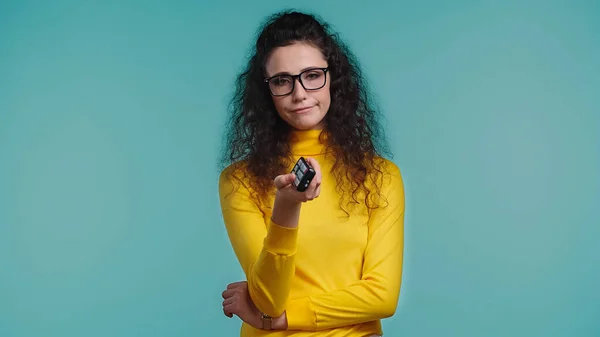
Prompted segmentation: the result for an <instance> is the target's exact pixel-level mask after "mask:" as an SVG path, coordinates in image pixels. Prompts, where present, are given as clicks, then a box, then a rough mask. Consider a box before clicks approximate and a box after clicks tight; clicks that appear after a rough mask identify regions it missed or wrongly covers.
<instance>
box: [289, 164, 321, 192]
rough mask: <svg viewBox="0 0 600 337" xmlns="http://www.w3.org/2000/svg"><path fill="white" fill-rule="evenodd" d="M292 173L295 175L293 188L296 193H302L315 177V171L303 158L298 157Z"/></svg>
mask: <svg viewBox="0 0 600 337" xmlns="http://www.w3.org/2000/svg"><path fill="white" fill-rule="evenodd" d="M292 173H294V174H295V175H296V180H294V183H293V184H294V186H295V187H296V190H298V192H304V191H306V189H307V188H308V185H310V182H311V181H312V180H313V178H314V177H315V174H316V172H315V170H314V169H313V168H312V167H311V166H310V165H309V164H308V162H307V161H306V160H305V159H304V157H300V159H298V161H297V162H296V165H294V169H292Z"/></svg>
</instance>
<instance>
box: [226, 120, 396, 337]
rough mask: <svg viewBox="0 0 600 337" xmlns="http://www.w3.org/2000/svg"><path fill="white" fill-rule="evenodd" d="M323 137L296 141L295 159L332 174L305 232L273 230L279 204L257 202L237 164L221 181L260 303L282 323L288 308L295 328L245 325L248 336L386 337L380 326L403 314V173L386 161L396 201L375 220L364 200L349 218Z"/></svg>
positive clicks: (302, 136) (305, 207)
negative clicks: (237, 175)
mask: <svg viewBox="0 0 600 337" xmlns="http://www.w3.org/2000/svg"><path fill="white" fill-rule="evenodd" d="M319 134H320V131H319V130H311V131H298V132H295V133H294V135H293V141H292V153H293V155H294V156H295V158H296V159H297V158H298V157H300V156H304V157H305V158H306V157H313V158H315V159H316V160H317V161H318V162H319V164H320V166H321V170H322V175H323V179H322V184H321V193H320V196H319V198H317V199H315V200H313V201H309V202H306V203H304V204H302V209H301V213H300V220H299V224H298V227H296V228H293V229H290V228H285V227H282V226H279V225H277V224H275V223H273V222H272V221H271V211H272V205H273V202H272V201H273V199H272V198H271V199H270V200H269V201H268V202H265V203H264V204H263V203H259V202H258V201H257V200H255V199H253V198H252V197H251V194H250V189H249V185H248V183H247V180H246V181H244V180H243V179H242V180H241V181H242V184H239V183H235V182H234V180H235V179H231V178H230V176H229V175H228V174H225V173H228V171H230V170H231V169H232V166H230V167H229V168H227V169H225V170H224V171H223V173H222V174H221V177H220V180H219V193H220V200H221V208H222V212H223V219H224V222H225V227H226V229H227V233H228V235H229V239H230V240H231V244H232V246H233V250H234V252H235V254H236V256H237V258H238V260H239V262H240V264H241V267H242V269H243V270H244V272H245V274H246V278H247V281H248V289H249V292H250V296H251V298H252V299H253V302H254V303H255V304H256V306H257V307H258V308H259V310H261V311H262V312H264V313H266V314H268V315H271V316H274V317H277V316H279V315H281V314H282V313H283V312H284V311H285V312H286V316H287V320H288V330H286V331H265V330H260V329H255V328H253V327H252V326H250V325H248V324H245V323H244V324H243V325H242V331H241V336H243V337H245V336H273V337H275V336H277V337H279V336H292V335H293V336H297V337H303V336H331V337H334V336H356V337H358V336H369V335H373V334H382V330H381V321H380V319H382V318H386V317H389V316H391V315H393V314H394V312H395V310H396V305H397V302H398V296H399V293H400V284H401V278H402V258H403V241H404V235H403V232H404V188H403V183H402V178H401V175H400V170H399V169H398V167H397V166H396V165H395V164H394V163H392V162H391V161H388V160H385V162H384V163H385V165H384V168H385V169H384V172H385V178H384V179H383V184H382V186H381V192H382V194H383V196H384V197H385V200H387V202H385V201H384V202H381V203H380V204H381V206H380V208H378V209H376V210H373V211H371V212H370V214H369V212H367V208H366V206H365V205H364V202H362V203H361V204H360V205H358V206H357V207H356V208H354V209H352V212H351V214H350V217H347V216H346V214H345V213H344V212H343V211H342V210H341V209H340V208H339V205H340V203H339V200H340V196H339V193H338V192H337V191H336V188H335V185H336V181H335V177H334V176H333V175H332V174H331V173H330V170H331V167H332V160H331V156H327V155H326V154H325V147H324V145H323V144H321V143H320V142H319V139H318V136H319ZM290 170H291V167H290ZM273 178H275V177H273ZM232 191H234V192H235V193H231V192H232ZM359 201H360V200H359Z"/></svg>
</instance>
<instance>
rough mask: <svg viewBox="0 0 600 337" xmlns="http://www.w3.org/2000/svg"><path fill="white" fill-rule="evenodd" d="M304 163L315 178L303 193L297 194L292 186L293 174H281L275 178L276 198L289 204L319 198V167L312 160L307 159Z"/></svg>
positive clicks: (320, 177)
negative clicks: (311, 170) (310, 169)
mask: <svg viewBox="0 0 600 337" xmlns="http://www.w3.org/2000/svg"><path fill="white" fill-rule="evenodd" d="M306 161H307V162H308V164H309V165H310V166H312V168H313V169H314V170H315V177H314V178H313V180H312V181H311V182H310V185H308V188H307V189H306V190H305V191H304V192H298V190H296V187H294V185H293V184H292V183H293V182H294V180H295V179H296V175H295V174H294V173H288V174H282V175H279V176H277V177H276V178H275V180H274V182H275V188H277V194H276V198H280V199H282V200H285V201H287V202H289V203H302V202H306V201H310V200H313V199H316V198H318V197H319V194H320V193H321V179H322V176H321V167H320V166H319V163H318V162H317V161H316V160H315V159H314V158H307V159H306Z"/></svg>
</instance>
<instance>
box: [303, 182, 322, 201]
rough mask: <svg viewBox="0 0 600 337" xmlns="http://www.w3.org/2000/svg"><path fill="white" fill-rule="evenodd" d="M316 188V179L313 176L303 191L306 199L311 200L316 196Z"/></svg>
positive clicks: (317, 186)
mask: <svg viewBox="0 0 600 337" xmlns="http://www.w3.org/2000/svg"><path fill="white" fill-rule="evenodd" d="M317 188H319V185H318V184H317V179H316V176H315V178H313V180H312V181H311V182H310V185H308V188H307V189H306V191H305V195H306V198H307V199H308V200H313V199H314V198H316V196H317Z"/></svg>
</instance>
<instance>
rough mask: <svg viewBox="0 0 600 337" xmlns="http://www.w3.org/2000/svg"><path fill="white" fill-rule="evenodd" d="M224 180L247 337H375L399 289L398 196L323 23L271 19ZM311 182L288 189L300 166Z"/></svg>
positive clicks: (345, 58)
mask: <svg viewBox="0 0 600 337" xmlns="http://www.w3.org/2000/svg"><path fill="white" fill-rule="evenodd" d="M232 107H233V109H232V114H233V115H232V116H231V121H232V122H231V124H230V128H229V133H228V139H227V143H226V144H227V151H226V155H225V157H224V161H225V165H224V166H226V167H225V169H224V170H223V171H222V173H221V176H220V180H219V193H220V202H221V208H222V213H223V218H224V222H225V226H226V229H227V232H228V235H229V238H230V240H231V244H232V246H233V249H234V252H235V254H236V256H237V258H238V260H239V262H240V264H241V267H242V268H243V270H244V272H245V274H246V278H247V281H243V282H236V283H232V284H230V285H228V286H227V289H226V290H225V291H223V293H222V296H223V299H224V300H223V312H224V314H225V315H227V316H229V317H232V316H233V315H237V316H238V317H239V318H240V319H242V320H243V321H244V323H243V325H242V329H241V335H242V336H290V335H292V334H293V335H294V336H325V335H326V336H376V335H381V334H382V329H381V321H380V320H381V319H383V318H386V317H389V316H392V315H393V314H394V312H395V310H396V305H397V302H398V296H399V292H400V284H401V276H402V258H403V226H404V225H403V219H404V191H403V183H402V178H401V175H400V171H399V169H398V167H397V166H396V165H395V164H394V163H392V162H391V161H389V160H388V159H384V158H383V157H382V155H381V153H382V152H383V150H382V148H383V147H382V146H381V143H382V142H381V137H380V132H379V126H378V124H377V120H376V114H375V112H374V110H373V109H372V107H371V105H370V103H369V100H368V97H367V94H366V89H365V87H364V86H363V80H362V78H361V74H360V72H359V69H358V68H357V65H356V64H355V62H354V61H353V59H352V57H351V54H350V53H349V51H348V50H347V48H346V47H345V46H344V45H343V44H342V43H340V42H339V40H338V39H337V38H336V36H335V35H334V34H332V33H330V32H329V30H328V26H327V25H326V24H322V23H320V22H319V21H318V20H317V19H316V18H315V17H313V16H311V15H307V14H303V13H298V12H285V13H280V14H277V15H274V16H273V17H271V18H270V19H269V20H268V21H267V22H266V24H265V25H264V28H263V29H262V31H261V33H260V35H259V37H258V40H257V41H256V49H255V51H254V54H253V56H252V57H251V59H250V61H249V64H248V67H247V69H246V70H245V71H244V72H243V73H242V74H241V75H240V76H239V78H238V85H237V91H236V95H235V97H234V100H233V104H232ZM300 157H304V158H307V161H308V162H309V164H310V165H311V166H312V167H313V168H314V169H315V171H316V176H315V178H314V179H313V180H312V182H311V183H310V185H309V187H308V188H307V189H306V190H305V191H304V192H298V191H297V190H296V188H295V187H294V185H293V181H294V179H295V176H294V174H293V173H290V172H291V169H292V167H293V166H294V164H295V163H296V161H297V160H298V158H300Z"/></svg>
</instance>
